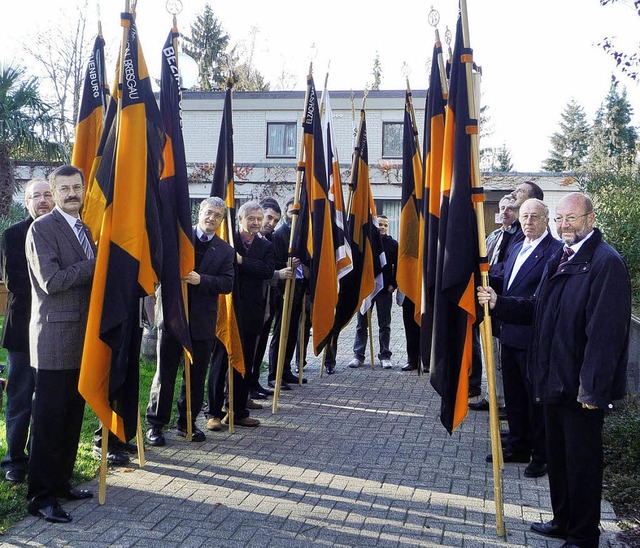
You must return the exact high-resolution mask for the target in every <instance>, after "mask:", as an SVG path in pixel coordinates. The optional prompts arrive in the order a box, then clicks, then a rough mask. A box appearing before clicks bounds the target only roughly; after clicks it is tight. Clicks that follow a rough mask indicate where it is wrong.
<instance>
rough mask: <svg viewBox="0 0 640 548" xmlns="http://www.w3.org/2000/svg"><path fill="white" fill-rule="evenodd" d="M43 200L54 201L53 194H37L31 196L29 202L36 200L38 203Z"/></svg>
mask: <svg viewBox="0 0 640 548" xmlns="http://www.w3.org/2000/svg"><path fill="white" fill-rule="evenodd" d="M42 198H44V199H45V200H53V194H51V192H45V193H44V194H40V193H36V194H33V195H32V196H29V197H28V198H27V200H34V201H35V202H37V201H38V200H41V199H42Z"/></svg>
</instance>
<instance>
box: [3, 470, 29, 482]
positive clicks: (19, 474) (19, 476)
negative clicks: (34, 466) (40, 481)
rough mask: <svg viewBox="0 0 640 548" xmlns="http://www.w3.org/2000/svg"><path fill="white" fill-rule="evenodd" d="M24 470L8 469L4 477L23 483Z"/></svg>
mask: <svg viewBox="0 0 640 548" xmlns="http://www.w3.org/2000/svg"><path fill="white" fill-rule="evenodd" d="M24 476H25V471H24V470H7V471H6V472H5V473H4V479H6V480H7V481H10V482H11V483H22V482H23V481H24Z"/></svg>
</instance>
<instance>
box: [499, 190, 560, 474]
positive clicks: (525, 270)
mask: <svg viewBox="0 0 640 548" xmlns="http://www.w3.org/2000/svg"><path fill="white" fill-rule="evenodd" d="M520 224H521V225H522V230H523V232H524V236H525V239H524V241H523V242H522V244H521V245H520V246H519V247H518V248H515V249H514V252H513V253H512V254H511V256H510V257H509V259H508V260H507V262H506V264H505V268H504V275H503V276H500V277H499V278H491V282H492V287H494V288H495V289H496V291H498V293H500V294H502V295H504V296H505V297H523V298H530V297H532V296H533V295H534V293H535V291H536V288H537V287H538V284H539V283H540V279H541V278H542V272H543V271H544V268H545V265H546V264H547V262H548V261H549V259H550V258H551V257H552V256H553V255H554V254H555V253H556V252H557V251H558V249H560V248H561V247H562V244H561V243H560V242H559V241H558V240H556V239H555V238H554V237H553V235H552V234H551V233H550V232H549V231H548V230H547V226H548V224H549V208H547V206H546V205H545V204H544V203H543V202H541V201H540V200H537V199H536V198H531V199H529V200H527V201H525V202H524V203H523V204H522V206H520ZM532 334H533V328H532V327H531V326H530V325H515V324H511V323H506V322H505V323H502V324H501V325H500V330H499V331H498V332H497V333H496V335H498V336H499V339H500V358H501V362H502V379H503V382H504V397H505V402H506V410H507V421H508V423H509V435H508V437H507V446H506V448H505V452H504V455H503V457H504V462H523V463H524V462H526V463H529V460H530V459H531V463H530V464H529V465H528V466H527V467H526V468H525V471H524V475H525V476H526V477H532V478H535V477H540V476H543V475H544V474H545V473H546V469H547V466H546V462H547V459H546V455H545V443H544V419H543V416H542V406H541V405H538V404H536V403H535V401H534V399H533V390H532V386H531V383H530V381H529V377H528V374H527V349H528V347H529V344H530V342H531V336H532ZM487 458H488V460H489V461H491V455H489V457H487Z"/></svg>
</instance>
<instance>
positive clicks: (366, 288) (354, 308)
mask: <svg viewBox="0 0 640 548" xmlns="http://www.w3.org/2000/svg"><path fill="white" fill-rule="evenodd" d="M353 154H354V156H353V162H352V167H353V169H352V174H351V200H350V208H349V218H348V230H347V235H348V238H349V242H350V244H351V253H352V256H353V270H352V271H351V272H349V273H348V274H347V275H346V276H345V277H344V278H342V280H341V282H340V297H339V299H338V306H337V307H336V319H335V323H334V331H335V332H336V333H339V332H340V331H341V330H342V328H344V327H345V326H346V325H347V324H348V323H349V322H350V321H351V318H352V317H353V315H354V314H355V313H356V312H358V310H359V311H360V312H361V313H363V314H364V313H365V312H367V310H368V309H369V308H370V307H371V304H372V302H373V298H374V297H375V296H376V295H377V294H378V292H379V291H380V290H381V289H382V285H383V282H382V269H383V267H384V266H385V264H386V257H385V254H384V248H383V246H382V236H381V235H380V230H379V229H378V220H377V218H376V206H375V203H374V201H373V194H372V192H371V183H370V180H369V146H368V141H367V123H366V116H365V112H364V110H361V111H360V125H359V130H358V138H357V141H356V147H355V150H354V153H353Z"/></svg>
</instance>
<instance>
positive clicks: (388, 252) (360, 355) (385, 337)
mask: <svg viewBox="0 0 640 548" xmlns="http://www.w3.org/2000/svg"><path fill="white" fill-rule="evenodd" d="M378 227H379V229H380V234H381V235H382V245H383V247H384V255H385V258H386V259H387V262H386V264H385V266H384V267H383V269H382V280H383V286H382V289H381V290H380V292H379V293H378V294H377V295H376V296H375V298H374V303H375V305H376V312H377V316H378V340H379V342H380V352H379V354H378V359H379V360H380V362H381V364H382V367H383V369H391V367H392V364H391V349H390V348H389V344H390V340H391V305H392V304H393V292H394V291H395V289H396V287H398V283H397V282H396V269H397V266H398V242H397V240H394V239H393V238H392V237H391V236H390V235H389V234H388V232H389V219H388V218H387V216H386V215H378ZM368 324H369V322H368V321H367V315H366V314H360V312H358V323H357V327H356V337H355V340H354V342H353V359H352V360H351V361H350V362H349V367H351V368H357V367H360V366H362V365H363V364H364V359H365V351H366V348H367V333H368V331H369V325H368Z"/></svg>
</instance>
